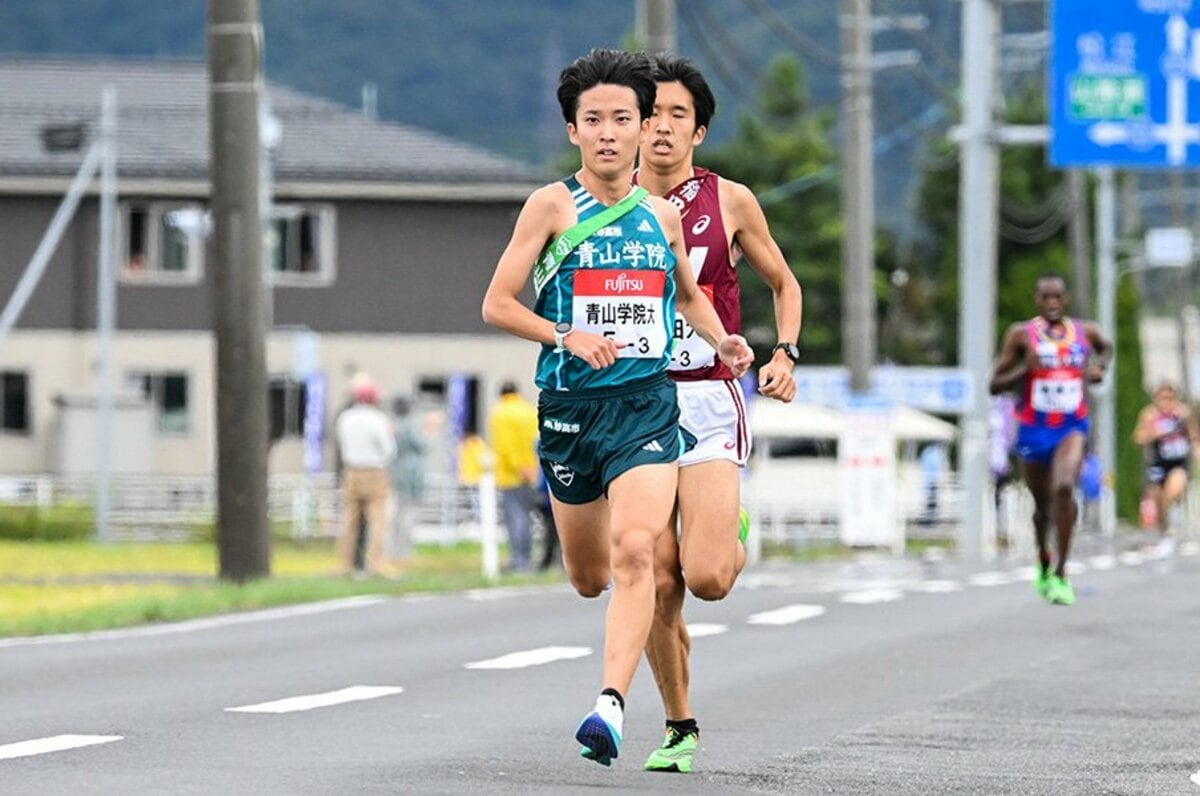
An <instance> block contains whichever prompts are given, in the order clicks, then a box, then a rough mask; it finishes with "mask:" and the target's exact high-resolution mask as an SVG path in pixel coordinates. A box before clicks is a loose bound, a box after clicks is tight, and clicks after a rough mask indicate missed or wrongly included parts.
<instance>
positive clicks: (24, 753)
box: [0, 735, 125, 760]
mask: <svg viewBox="0 0 1200 796" xmlns="http://www.w3.org/2000/svg"><path fill="white" fill-rule="evenodd" d="M124 737H125V736H123V735H53V736H51V737H49V738H37V739H35V740H32V741H20V742H18V743H10V744H5V745H3V746H0V760H11V759H12V758H14V757H31V756H33V755H44V754H48V753H50V752H63V751H66V750H67V749H78V748H80V747H83V746H95V745H96V744H101V743H112V742H113V741H119V740H121V739H122V738H124Z"/></svg>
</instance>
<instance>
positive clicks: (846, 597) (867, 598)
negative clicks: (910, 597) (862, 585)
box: [838, 589, 904, 605]
mask: <svg viewBox="0 0 1200 796" xmlns="http://www.w3.org/2000/svg"><path fill="white" fill-rule="evenodd" d="M838 599H839V600H841V601H842V602H844V603H849V604H851V605H874V604H875V603H894V602H896V601H897V600H903V599H904V592H902V591H900V590H899V589H865V590H863V591H851V592H847V593H845V594H843V595H842V596H841V597H839V598H838Z"/></svg>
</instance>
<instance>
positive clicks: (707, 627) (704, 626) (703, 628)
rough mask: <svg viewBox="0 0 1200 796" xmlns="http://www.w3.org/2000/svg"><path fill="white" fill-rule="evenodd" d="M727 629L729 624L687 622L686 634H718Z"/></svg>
mask: <svg viewBox="0 0 1200 796" xmlns="http://www.w3.org/2000/svg"><path fill="white" fill-rule="evenodd" d="M727 630H729V625H718V624H714V623H711V622H694V623H693V622H689V623H688V626H687V631H688V635H689V636H691V637H692V638H704V637H705V636H719V635H721V634H722V633H724V632H726V631H727Z"/></svg>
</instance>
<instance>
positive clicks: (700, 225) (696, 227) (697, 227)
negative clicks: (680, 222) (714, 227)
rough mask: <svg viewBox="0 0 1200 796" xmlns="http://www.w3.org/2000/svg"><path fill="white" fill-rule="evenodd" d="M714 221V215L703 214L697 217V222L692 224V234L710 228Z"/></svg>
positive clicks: (698, 233)
mask: <svg viewBox="0 0 1200 796" xmlns="http://www.w3.org/2000/svg"><path fill="white" fill-rule="evenodd" d="M711 223H712V216H709V215H707V214H706V215H703V216H700V218H698V219H696V223H695V224H692V234H693V235H700V234H701V233H703V232H704V230H706V229H708V225H709V224H711Z"/></svg>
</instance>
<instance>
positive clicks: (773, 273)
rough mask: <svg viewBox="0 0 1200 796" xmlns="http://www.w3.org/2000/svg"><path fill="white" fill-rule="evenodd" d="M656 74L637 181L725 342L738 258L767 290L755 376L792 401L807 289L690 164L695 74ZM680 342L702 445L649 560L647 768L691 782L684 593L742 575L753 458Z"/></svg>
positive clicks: (713, 362)
mask: <svg viewBox="0 0 1200 796" xmlns="http://www.w3.org/2000/svg"><path fill="white" fill-rule="evenodd" d="M655 73H656V78H657V80H658V93H657V95H656V96H655V100H654V114H653V115H652V116H651V117H650V133H649V134H648V135H647V136H646V138H645V139H644V140H643V142H642V147H641V161H640V167H639V168H638V170H637V172H635V173H634V181H635V182H636V183H637V184H638V185H641V186H642V187H643V188H646V189H647V190H649V191H650V193H652V194H654V195H655V196H662V197H665V198H666V199H667V201H669V202H671V204H673V205H675V206H676V207H678V208H679V211H680V213H681V214H682V220H683V237H684V242H685V243H686V245H687V251H688V258H689V260H690V261H691V264H692V267H693V268H694V269H696V281H697V282H698V283H699V285H700V289H701V290H702V291H703V292H704V294H705V296H706V297H707V298H708V299H709V300H710V301H711V302H712V303H713V306H714V307H715V308H716V310H717V315H719V316H720V318H721V322H722V323H723V324H724V326H725V328H726V329H727V330H728V331H730V332H738V331H740V330H741V324H742V313H741V292H740V289H739V287H738V274H737V264H738V261H739V259H740V256H741V255H744V256H745V258H746V262H747V263H748V264H749V265H750V267H751V268H752V269H753V270H754V272H755V273H756V274H758V276H759V277H760V278H761V279H762V280H763V281H764V282H766V284H767V286H768V287H770V289H771V293H772V295H773V297H774V305H775V327H776V333H777V334H778V337H777V338H776V339H777V340H778V341H779V342H778V343H777V344H776V345H775V347H774V350H773V351H772V356H771V359H770V360H769V361H768V362H767V363H766V364H765V365H763V367H762V368H760V369H759V371H758V385H759V392H760V393H761V394H762V395H763V396H766V397H768V398H774V399H776V400H780V401H785V402H786V401H790V400H792V397H793V396H794V395H795V392H796V383H795V380H794V379H793V377H792V369H793V368H794V367H795V363H796V360H797V358H798V357H799V353H800V352H799V349H798V348H797V346H796V339H797V337H798V336H799V334H800V316H801V293H800V284H799V283H798V282H797V281H796V277H795V276H794V275H793V274H792V271H791V269H790V268H788V265H787V262H786V261H785V260H784V258H783V254H782V252H780V250H779V246H778V245H776V243H775V241H774V239H773V238H772V237H771V233H770V230H769V229H768V227H767V219H766V217H765V216H764V215H763V211H762V208H761V207H760V206H759V204H758V200H757V199H755V198H754V194H753V193H751V192H750V189H749V188H747V187H746V186H744V185H741V184H739V183H736V182H733V181H731V180H727V179H725V178H723V177H719V176H718V175H716V174H715V173H713V172H711V171H708V170H707V169H702V168H699V167H697V166H695V164H694V162H693V156H694V154H695V151H696V147H698V146H699V145H700V144H701V143H702V142H703V141H704V136H705V133H706V132H707V130H708V123H709V121H710V120H711V119H712V115H713V112H714V111H715V110H716V100H715V99H714V97H713V94H712V90H711V89H710V88H709V86H708V83H707V81H705V79H704V76H703V75H702V74H701V73H700V70H699V69H697V68H696V65H695V64H693V63H692V62H691V61H689V60H688V59H686V58H680V57H677V56H670V55H660V56H657V57H656V58H655ZM675 337H676V348H675V353H674V356H673V357H672V361H671V367H670V375H671V378H672V379H674V380H675V382H676V387H677V388H678V390H679V410H680V419H679V423H680V425H681V426H682V427H683V428H684V430H685V431H688V432H690V433H691V434H693V435H694V436H695V437H696V439H697V440H698V442H697V443H696V447H695V448H693V449H692V450H690V451H688V452H687V453H686V454H684V456H683V457H682V458H681V459H680V460H679V492H678V497H677V503H676V512H675V513H673V514H672V517H671V523H670V525H669V530H668V531H667V532H665V533H663V534H662V536H661V537H660V538H659V542H658V547H657V548H656V549H655V551H654V571H655V583H656V586H657V595H658V599H657V610H656V611H655V614H654V624H653V625H652V626H651V628H650V640H649V643H648V644H647V645H646V657H647V659H648V660H649V661H650V668H651V669H652V670H653V671H654V678H655V681H656V683H657V684H658V690H659V693H660V694H661V695H662V700H663V707H664V708H665V710H666V714H667V727H666V738H665V740H664V741H663V745H662V746H661V747H660V748H658V749H656V750H655V751H654V752H653V753H652V754H651V755H650V757H649V759H648V760H647V761H646V763H645V768H646V769H647V770H650V771H678V772H681V773H687V772H690V771H691V770H692V756H693V755H694V753H695V750H696V746H697V743H698V741H699V734H700V729H699V725H698V724H697V723H696V719H695V714H694V713H693V712H692V707H691V704H690V702H689V700H688V683H689V680H690V672H689V666H688V656H689V653H690V649H691V638H690V637H689V636H688V632H687V625H686V624H685V623H684V621H683V601H684V594H685V590H690V591H691V592H692V594H693V595H695V596H696V597H699V598H700V599H702V600H720V599H722V598H724V597H725V595H727V594H728V593H729V591H730V589H732V588H733V583H734V580H735V579H736V578H737V576H738V574H739V573H740V572H741V571H742V567H744V566H745V563H746V550H745V544H744V543H745V533H746V531H747V530H748V525H749V523H748V518H747V517H746V513H745V512H744V511H741V509H740V503H741V500H740V491H741V483H740V482H741V468H743V467H745V466H746V462H747V460H748V459H749V457H750V429H749V424H748V419H747V417H746V399H745V396H744V395H743V394H742V387H741V385H740V384H739V383H738V381H737V379H735V378H734V377H733V374H732V373H730V372H729V369H728V368H726V367H725V365H724V364H722V363H721V362H720V360H718V359H717V358H716V356H715V355H714V352H713V350H712V347H711V346H709V345H708V343H706V342H705V341H704V340H703V338H701V337H699V336H698V335H696V334H694V333H693V332H692V330H691V329H689V328H688V326H687V324H686V323H685V322H684V321H683V319H682V318H680V319H676V322H675ZM739 515H740V519H741V522H740V523H739ZM676 517H678V521H679V537H678V539H677V538H676V535H675V526H676ZM739 524H740V525H741V528H740V529H739ZM739 530H740V533H739ZM685 587H686V589H685Z"/></svg>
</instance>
